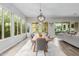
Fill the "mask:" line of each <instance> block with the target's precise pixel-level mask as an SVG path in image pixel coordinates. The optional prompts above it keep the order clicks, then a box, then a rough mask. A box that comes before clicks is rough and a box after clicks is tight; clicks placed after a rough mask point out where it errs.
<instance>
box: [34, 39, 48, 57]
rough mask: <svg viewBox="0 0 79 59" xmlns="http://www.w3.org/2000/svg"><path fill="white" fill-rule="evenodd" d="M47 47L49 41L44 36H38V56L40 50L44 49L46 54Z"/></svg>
mask: <svg viewBox="0 0 79 59" xmlns="http://www.w3.org/2000/svg"><path fill="white" fill-rule="evenodd" d="M46 47H47V41H46V40H45V39H44V38H38V39H37V40H36V56H37V54H38V51H39V50H43V51H44V55H45V56H46Z"/></svg>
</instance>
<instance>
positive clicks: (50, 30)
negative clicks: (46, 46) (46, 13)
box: [27, 17, 79, 36]
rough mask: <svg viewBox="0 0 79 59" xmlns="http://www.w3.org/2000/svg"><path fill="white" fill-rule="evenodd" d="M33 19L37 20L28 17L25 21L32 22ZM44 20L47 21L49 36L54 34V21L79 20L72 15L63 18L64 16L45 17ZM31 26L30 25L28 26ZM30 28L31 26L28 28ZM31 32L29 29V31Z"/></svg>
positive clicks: (34, 19) (35, 19)
mask: <svg viewBox="0 0 79 59" xmlns="http://www.w3.org/2000/svg"><path fill="white" fill-rule="evenodd" d="M33 21H38V20H37V18H28V19H27V22H28V23H30V24H31V23H32V22H33ZM46 21H48V33H49V35H51V36H55V31H54V29H55V25H54V23H55V22H71V23H73V22H79V18H78V17H77V18H74V17H68V18H65V17H59V18H46ZM50 23H53V24H52V25H50ZM30 27H31V26H30ZM30 29H31V28H30ZM78 29H79V28H78ZM30 33H31V31H30Z"/></svg>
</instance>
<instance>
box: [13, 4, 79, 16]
mask: <svg viewBox="0 0 79 59" xmlns="http://www.w3.org/2000/svg"><path fill="white" fill-rule="evenodd" d="M13 5H14V6H15V7H16V8H18V9H19V10H20V11H21V12H22V13H23V14H24V15H25V16H26V17H37V16H38V15H39V14H40V11H39V9H40V3H13ZM41 9H42V13H43V15H45V16H46V17H53V16H58V17H59V16H79V3H42V4H41Z"/></svg>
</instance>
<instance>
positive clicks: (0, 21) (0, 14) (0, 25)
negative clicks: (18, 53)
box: [0, 8, 2, 39]
mask: <svg viewBox="0 0 79 59" xmlns="http://www.w3.org/2000/svg"><path fill="white" fill-rule="evenodd" d="M1 37H2V8H0V39H1Z"/></svg>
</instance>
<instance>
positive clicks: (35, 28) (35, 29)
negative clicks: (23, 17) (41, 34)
mask: <svg viewBox="0 0 79 59" xmlns="http://www.w3.org/2000/svg"><path fill="white" fill-rule="evenodd" d="M32 32H38V22H33V23H32Z"/></svg>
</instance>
